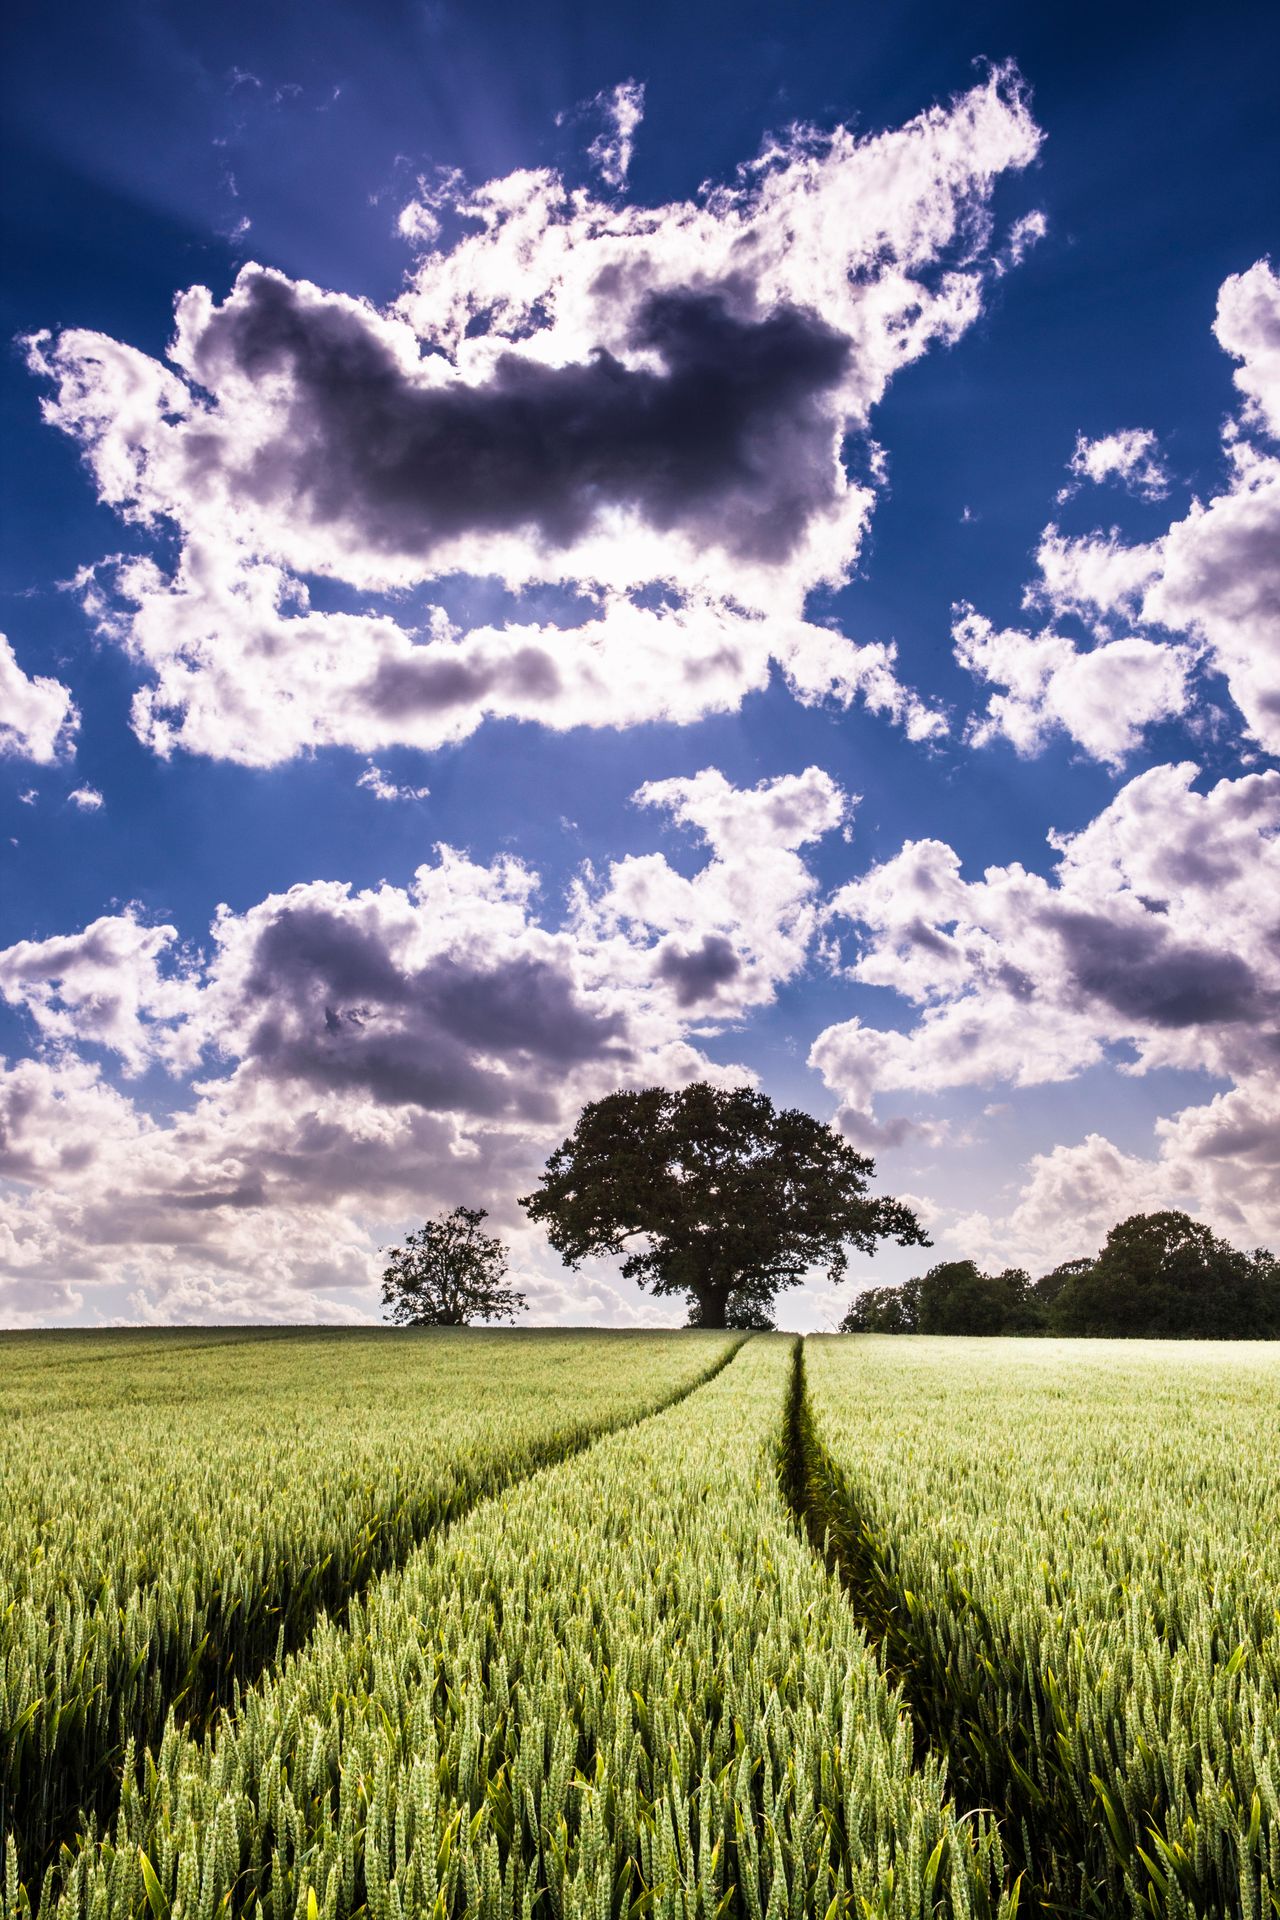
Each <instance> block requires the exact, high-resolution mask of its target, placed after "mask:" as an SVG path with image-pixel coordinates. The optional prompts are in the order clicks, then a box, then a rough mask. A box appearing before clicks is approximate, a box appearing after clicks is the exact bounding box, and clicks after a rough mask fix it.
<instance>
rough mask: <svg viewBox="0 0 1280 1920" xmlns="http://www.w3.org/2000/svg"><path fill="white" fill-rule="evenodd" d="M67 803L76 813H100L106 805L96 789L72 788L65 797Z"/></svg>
mask: <svg viewBox="0 0 1280 1920" xmlns="http://www.w3.org/2000/svg"><path fill="white" fill-rule="evenodd" d="M67 803H68V805H69V806H73V807H74V808H75V809H76V811H77V812H78V813H101V811H102V809H103V807H104V806H105V805H106V801H105V800H104V799H103V797H102V795H101V794H100V793H99V792H98V789H97V788H96V787H73V788H72V789H71V791H70V793H69V794H68V795H67Z"/></svg>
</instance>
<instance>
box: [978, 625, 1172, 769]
mask: <svg viewBox="0 0 1280 1920" xmlns="http://www.w3.org/2000/svg"><path fill="white" fill-rule="evenodd" d="M951 638H952V642H953V645H954V649H955V656H956V659H957V660H958V661H959V662H960V665H961V666H962V667H966V668H967V669H968V671H969V672H970V673H972V674H973V675H974V676H975V678H976V679H978V680H985V681H987V682H989V683H990V684H992V685H993V686H996V687H1000V688H1003V689H1004V691H1003V692H998V693H993V694H992V695H991V698H990V699H989V700H988V702H987V708H986V712H985V713H984V714H983V715H982V716H981V718H976V717H975V718H974V719H973V720H971V721H970V723H969V725H968V727H967V729H966V735H965V737H966V739H967V740H968V741H969V742H970V743H971V745H973V746H976V747H983V746H987V745H988V744H989V743H990V742H991V741H992V740H996V739H999V738H1001V737H1003V738H1004V739H1007V740H1008V741H1009V742H1010V743H1011V744H1012V746H1013V747H1014V748H1015V749H1016V750H1017V751H1018V752H1019V753H1020V754H1034V753H1038V752H1039V751H1040V749H1041V748H1042V747H1043V746H1044V745H1045V743H1046V741H1047V740H1049V739H1051V738H1052V736H1053V735H1054V734H1055V733H1065V734H1066V735H1068V737H1069V738H1070V739H1072V740H1074V741H1075V742H1076V744H1077V745H1078V746H1079V747H1081V748H1083V750H1084V751H1085V752H1086V753H1087V754H1089V755H1090V756H1091V757H1092V758H1093V759H1095V760H1101V761H1103V762H1104V763H1105V764H1106V765H1107V766H1110V767H1119V766H1120V765H1121V764H1122V763H1123V761H1124V760H1125V758H1126V757H1127V756H1128V755H1129V754H1130V753H1132V752H1133V750H1134V748H1135V747H1137V746H1138V745H1139V744H1140V743H1141V739H1142V734H1143V730H1144V728H1146V727H1148V726H1151V725H1153V724H1154V723H1156V722H1157V721H1160V720H1168V719H1173V718H1175V717H1176V716H1178V715H1181V714H1183V713H1185V712H1186V711H1187V710H1188V708H1189V707H1190V705H1191V694H1190V690H1189V688H1188V684H1187V681H1188V675H1189V673H1190V671H1191V669H1192V666H1193V664H1194V660H1193V655H1192V654H1191V652H1190V651H1189V650H1188V649H1186V648H1184V647H1177V646H1168V645H1164V644H1162V643H1161V642H1159V641H1155V640H1148V639H1144V638H1140V637H1138V636H1135V635H1132V634H1130V635H1126V636H1125V637H1123V638H1121V639H1117V640H1107V641H1104V642H1102V643H1100V644H1099V645H1097V646H1095V647H1092V648H1081V647H1079V646H1078V645H1077V644H1076V642H1075V641H1074V640H1071V639H1069V638H1067V637H1066V636H1065V635H1063V634H1058V633H1053V632H1050V631H1045V632H1042V633H1038V634H1032V633H1027V632H1024V631H1022V630H1020V629H1018V628H1005V629H1003V630H999V631H998V630H997V629H996V628H995V627H993V626H992V624H991V622H990V621H989V620H987V619H985V618H984V617H983V616H982V615H981V614H979V613H975V612H974V610H973V608H972V607H970V606H965V605H961V606H958V607H957V608H955V609H954V618H953V621H952V627H951Z"/></svg>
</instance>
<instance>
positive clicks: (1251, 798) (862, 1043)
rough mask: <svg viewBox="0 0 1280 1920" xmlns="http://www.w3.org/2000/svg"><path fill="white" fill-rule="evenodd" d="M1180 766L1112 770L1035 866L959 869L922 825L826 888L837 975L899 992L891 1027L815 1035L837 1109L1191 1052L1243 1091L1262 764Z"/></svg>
mask: <svg viewBox="0 0 1280 1920" xmlns="http://www.w3.org/2000/svg"><path fill="white" fill-rule="evenodd" d="M1196 773H1197V770H1196V768H1195V767H1194V766H1192V765H1190V764H1183V765H1180V766H1164V767H1156V768H1153V769H1152V770H1151V771H1150V772H1147V773H1144V774H1142V775H1140V776H1139V777H1138V778H1136V779H1134V780H1131V781H1130V782H1129V783H1128V784H1127V785H1126V786H1125V787H1123V788H1122V789H1121V790H1120V792H1119V793H1118V794H1117V795H1116V797H1115V799H1114V800H1113V801H1112V802H1111V804H1110V805H1109V806H1108V807H1107V808H1105V809H1104V811H1103V812H1102V813H1101V814H1099V815H1098V817H1097V818H1096V819H1095V820H1094V821H1093V822H1091V824H1090V825H1089V826H1087V827H1086V828H1084V829H1083V830H1082V831H1080V832H1079V833H1076V834H1073V835H1064V836H1058V837H1056V838H1055V840H1054V845H1055V847H1056V849H1057V852H1058V856H1059V858H1058V867H1057V872H1056V874H1055V875H1054V876H1053V877H1052V878H1051V879H1046V878H1044V877H1042V876H1040V875H1037V874H1034V873H1029V872H1027V871H1026V870H1025V869H1024V868H1023V867H1021V866H1018V865H1013V866H1009V867H992V868H989V869H988V870H987V872H986V873H985V874H983V875H982V877H981V878H978V879H973V880H966V879H965V878H964V877H963V876H962V872H961V865H960V859H959V856H958V855H957V854H956V853H955V851H954V850H953V849H952V848H951V847H950V846H948V845H947V844H946V843H945V842H942V841H938V840H926V841H916V842H910V843H908V844H907V845H906V846H905V847H904V848H903V849H902V851H901V852H900V853H899V854H897V855H896V856H895V857H894V858H893V859H891V860H889V861H886V862H885V863H884V864H883V865H880V866H877V867H874V868H872V869H871V871H870V872H869V873H867V874H866V875H865V876H864V877H863V878H862V879H860V880H855V881H853V882H851V883H850V884H849V885H847V886H845V887H843V888H841V889H840V890H839V891H838V892H837V893H836V894H835V895H834V897H833V899H832V901H831V903H830V912H831V914H832V916H833V917H834V918H835V919H836V920H837V921H839V920H844V921H848V922H850V923H851V924H853V925H854V926H855V927H857V928H859V929H861V930H862V932H861V934H860V936H859V941H858V951H857V954H856V957H855V958H854V959H853V961H852V962H851V964H850V966H849V968H848V971H849V974H850V976H851V977H852V978H853V979H855V980H857V981H860V982H863V983H865V984H868V985H875V986H884V987H890V988H892V989H894V990H895V991H896V992H897V993H898V994H900V995H902V996H903V997H904V998H906V999H907V1000H908V1001H910V1002H911V1003H912V1004H913V1005H914V1006H915V1007H916V1008H917V1009H918V1017H917V1018H916V1020H915V1023H914V1024H913V1025H911V1026H909V1027H908V1028H906V1029H905V1030H898V1029H877V1028H874V1027H869V1026H866V1025H864V1024H863V1023H862V1022H861V1021H860V1020H858V1019H853V1020H849V1021H845V1022H842V1023H840V1024H839V1025H836V1026H832V1027H829V1028H827V1029H826V1031H825V1032H823V1033H822V1034H820V1035H819V1036H818V1039H817V1040H816V1041H815V1043H814V1046H813V1049H812V1052H811V1055H810V1061H811V1064H812V1065H814V1066H815V1067H817V1068H818V1070H819V1071H820V1072H821V1073H822V1075H823V1077H824V1079H825V1080H826V1082H827V1084H828V1085H829V1086H830V1087H831V1088H832V1089H833V1091H835V1092H836V1093H837V1094H838V1095H839V1097H840V1099H841V1101H842V1102H843V1104H844V1106H845V1107H846V1108H847V1109H848V1111H849V1114H850V1116H851V1119H852V1123H853V1124H854V1125H855V1126H857V1125H859V1124H861V1125H864V1126H865V1124H866V1123H867V1121H868V1119H869V1117H870V1116H871V1115H872V1112H873V1108H874V1102H875V1099H876V1097H877V1095H879V1094H881V1093H885V1092H890V1091H908V1092H913V1093H915V1094H918V1095H927V1094H929V1093H932V1092H937V1091H939V1090H942V1089H944V1088H954V1087H967V1086H973V1087H988V1086H993V1085H998V1084H1000V1083H1004V1084H1008V1085H1013V1086H1020V1087H1027V1086H1035V1085H1041V1084H1045V1083H1048V1082H1053V1081H1061V1080H1067V1079H1070V1078H1072V1077H1073V1076H1074V1075H1076V1074H1077V1073H1079V1072H1080V1071H1081V1070H1082V1069H1084V1068H1086V1067H1090V1066H1095V1065H1097V1064H1099V1063H1101V1062H1104V1061H1110V1062H1111V1063H1112V1064H1114V1065H1115V1066H1117V1067H1118V1069H1119V1070H1120V1071H1121V1072H1126V1073H1136V1074H1141V1073H1148V1072H1151V1071H1153V1070H1155V1069H1157V1068H1161V1067H1177V1068H1182V1069H1189V1070H1199V1071H1202V1072H1205V1073H1208V1074H1211V1075H1214V1076H1216V1077H1218V1078H1220V1079H1222V1080H1225V1081H1227V1082H1229V1083H1234V1084H1235V1086H1236V1088H1237V1090H1238V1091H1239V1092H1240V1093H1241V1095H1242V1098H1244V1097H1245V1096H1246V1093H1247V1097H1248V1099H1256V1098H1258V1097H1260V1090H1261V1089H1263V1088H1265V1087H1267V1086H1271V1085H1274V1080H1275V1074H1276V1067H1277V1063H1278V1062H1280V938H1278V936H1280V914H1278V913H1277V909H1276V904H1275V903H1276V901H1277V899H1280V774H1277V773H1265V774H1256V775H1247V776H1245V777H1244V778H1241V779H1238V780H1222V781H1219V782H1218V783H1217V785H1216V786H1214V787H1212V788H1211V789H1210V790H1209V791H1208V792H1207V793H1204V794H1201V793H1198V792H1197V791H1196V789H1195V787H1194V784H1193V782H1194V780H1195V778H1196ZM1224 927H1230V929H1231V939H1230V944H1229V946H1228V947H1225V948H1224V945H1223V938H1222V929H1223V928H1224Z"/></svg>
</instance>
